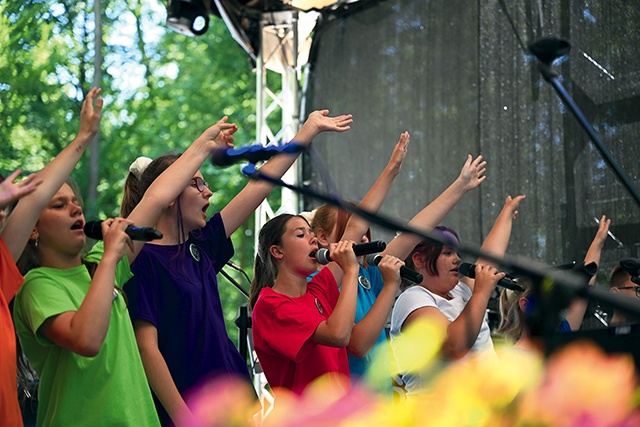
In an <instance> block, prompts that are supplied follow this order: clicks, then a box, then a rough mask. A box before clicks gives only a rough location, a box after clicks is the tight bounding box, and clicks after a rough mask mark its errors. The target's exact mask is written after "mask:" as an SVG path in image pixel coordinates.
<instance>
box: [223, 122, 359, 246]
mask: <svg viewBox="0 0 640 427" xmlns="http://www.w3.org/2000/svg"><path fill="white" fill-rule="evenodd" d="M352 121H353V120H352V118H351V115H350V114H348V115H342V116H337V117H329V110H320V111H314V112H312V113H311V114H310V115H309V118H308V119H307V121H305V122H304V124H303V125H302V128H300V130H299V131H298V133H297V134H296V136H294V138H293V140H294V142H295V143H296V144H300V145H304V146H307V145H309V144H310V143H311V141H312V140H313V138H315V137H316V136H317V135H318V134H319V133H321V132H329V131H332V132H344V131H347V130H349V129H350V127H349V125H350V124H351V122H352ZM298 155H299V154H279V155H277V156H275V157H274V158H272V159H271V160H269V161H268V162H266V163H265V164H264V165H263V166H262V167H261V168H260V171H261V172H262V173H264V174H265V175H268V176H271V177H274V178H280V177H282V175H284V173H285V172H286V171H287V170H288V169H289V168H290V167H291V165H292V164H293V162H294V161H295V160H296V159H297V158H298ZM273 187H274V185H273V184H271V183H268V182H265V181H257V180H251V181H249V182H248V183H247V185H246V186H245V187H244V188H243V189H242V191H240V193H238V195H237V196H236V197H234V198H233V200H231V201H230V202H229V203H228V204H227V205H226V206H225V207H224V208H223V209H222V211H220V215H221V216H222V221H223V223H224V228H225V232H226V235H227V237H229V236H231V234H233V232H234V231H236V230H237V229H238V228H239V227H240V226H241V225H242V223H244V222H245V221H246V220H247V218H249V216H250V215H251V214H252V213H253V212H255V210H256V209H257V208H258V206H260V203H262V201H263V200H264V199H265V198H266V197H267V196H268V195H269V193H271V190H273Z"/></svg>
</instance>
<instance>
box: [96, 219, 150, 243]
mask: <svg viewBox="0 0 640 427" xmlns="http://www.w3.org/2000/svg"><path fill="white" fill-rule="evenodd" d="M101 225H102V221H100V220H97V221H89V222H87V223H86V224H85V225H84V234H85V235H86V236H87V237H90V238H92V239H94V240H102V238H103V236H102V228H101ZM125 233H127V234H128V235H129V237H130V238H131V240H140V241H143V242H148V241H151V240H156V239H162V233H161V232H159V231H158V230H156V229H155V228H151V227H136V226H135V225H130V226H128V227H127V229H126V230H125Z"/></svg>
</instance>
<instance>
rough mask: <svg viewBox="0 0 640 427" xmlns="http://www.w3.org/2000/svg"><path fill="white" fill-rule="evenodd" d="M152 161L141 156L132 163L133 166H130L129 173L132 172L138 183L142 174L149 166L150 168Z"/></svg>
mask: <svg viewBox="0 0 640 427" xmlns="http://www.w3.org/2000/svg"><path fill="white" fill-rule="evenodd" d="M151 161H152V160H151V159H150V158H148V157H144V156H140V157H138V158H137V159H136V160H135V162H133V163H131V166H129V172H131V173H132V174H133V175H134V176H135V177H136V178H137V179H138V181H140V177H141V176H142V173H143V172H144V171H145V169H147V166H149V163H151Z"/></svg>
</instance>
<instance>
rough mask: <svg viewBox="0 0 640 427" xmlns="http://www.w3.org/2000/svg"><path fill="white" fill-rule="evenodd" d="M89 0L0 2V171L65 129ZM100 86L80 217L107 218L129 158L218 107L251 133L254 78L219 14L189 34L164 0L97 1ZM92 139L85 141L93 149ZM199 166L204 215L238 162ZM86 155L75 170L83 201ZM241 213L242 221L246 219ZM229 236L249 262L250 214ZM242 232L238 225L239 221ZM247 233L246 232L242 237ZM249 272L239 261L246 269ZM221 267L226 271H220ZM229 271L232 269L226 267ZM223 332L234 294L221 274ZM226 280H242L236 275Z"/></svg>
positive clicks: (60, 139) (241, 260) (243, 139)
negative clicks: (92, 190) (94, 175)
mask: <svg viewBox="0 0 640 427" xmlns="http://www.w3.org/2000/svg"><path fill="white" fill-rule="evenodd" d="M92 5H93V2H69V1H53V0H28V1H22V2H3V3H2V4H0V171H2V172H3V173H5V174H6V173H7V172H10V171H12V170H14V169H16V168H17V167H22V168H23V169H24V170H25V171H36V170H39V169H40V168H42V167H43V166H44V165H45V164H46V163H47V162H48V161H50V160H51V159H52V158H53V157H54V156H55V155H56V154H57V153H58V152H59V151H60V150H61V149H62V148H63V147H64V146H65V145H66V144H67V143H69V142H70V141H71V140H72V139H73V137H74V136H75V134H76V132H77V129H78V124H79V113H80V107H81V102H82V99H83V93H84V92H86V91H87V90H88V89H89V88H90V83H89V82H91V81H92V80H93V76H94V70H93V56H94V53H93V50H94V43H93V28H94V16H93V12H92ZM102 5H103V11H102V17H103V41H104V48H103V56H104V61H103V65H102V67H101V69H102V75H103V78H102V84H101V87H102V89H103V92H102V96H103V98H104V99H105V106H104V109H103V119H102V126H101V134H100V141H99V152H100V160H99V177H100V181H99V184H98V199H97V200H96V201H94V202H93V204H91V206H97V209H96V210H95V211H90V212H86V215H87V217H89V218H94V217H95V218H105V217H112V216H116V215H117V214H118V211H119V205H120V198H121V193H122V185H123V183H124V179H125V177H126V174H127V173H128V168H129V165H130V164H131V162H133V161H134V160H135V159H136V157H138V156H141V155H144V156H148V157H155V156H158V155H160V154H163V153H165V152H167V151H183V150H184V149H185V148H186V147H187V146H188V144H189V143H190V142H191V141H193V140H194V139H195V138H197V137H198V136H199V135H200V133H201V132H202V131H204V130H205V129H206V128H208V127H209V126H211V125H212V124H214V123H215V122H216V121H218V120H219V119H220V118H221V117H222V116H223V115H228V116H229V121H230V122H233V123H236V124H237V125H238V127H239V131H238V132H237V133H236V144H237V145H243V144H246V143H251V142H253V141H255V140H256V137H255V127H256V125H255V108H256V104H255V93H256V83H255V76H254V74H253V72H252V70H251V68H250V63H249V61H248V60H247V57H246V54H245V52H244V51H243V50H242V49H241V48H240V46H238V45H237V43H236V42H235V41H234V40H233V39H232V37H231V36H230V34H229V31H228V30H227V28H226V26H225V25H224V23H223V21H222V20H220V19H217V18H215V17H212V22H211V26H210V28H209V31H208V32H207V33H206V34H205V35H203V36H201V37H198V38H189V37H185V36H183V35H180V34H177V33H174V32H171V31H169V30H167V29H166V27H165V25H164V19H165V15H166V11H165V10H164V8H165V3H164V2H157V3H155V2H138V1H134V0H110V1H106V0H103V2H102ZM92 148H93V147H92ZM202 171H203V174H204V175H205V177H206V178H207V180H208V181H209V182H210V183H211V184H212V188H213V189H214V195H213V197H212V198H211V203H212V206H211V210H210V213H213V212H216V211H219V210H220V209H222V207H223V206H224V205H225V204H226V203H227V202H229V201H230V200H231V198H233V196H235V195H236V194H237V193H238V191H239V190H240V189H241V188H242V187H243V186H244V185H245V183H246V179H245V178H244V177H243V176H242V175H241V174H240V173H239V172H238V170H237V167H235V168H230V169H223V170H220V169H215V168H213V167H212V166H211V165H205V166H204V168H203V170H202ZM88 177H89V161H88V155H86V156H85V158H84V159H82V160H81V161H80V163H79V165H78V167H77V168H76V171H75V172H74V178H75V179H76V180H77V181H78V182H79V184H80V186H81V190H82V192H83V196H84V198H85V200H86V198H87V194H88V180H89V178H88ZM250 222H251V221H250ZM247 227H248V228H243V229H240V230H238V231H237V232H236V233H235V235H234V236H233V240H234V244H235V247H236V256H235V257H234V259H235V261H236V262H237V263H238V264H241V265H243V266H248V267H250V266H251V265H252V264H253V237H252V235H251V231H252V227H253V225H252V224H247ZM247 230H249V231H247ZM247 234H249V235H247ZM248 270H249V269H248ZM230 273H231V272H230ZM231 274H232V275H233V276H234V277H236V274H235V273H231ZM219 280H220V294H221V297H222V300H223V306H224V307H225V311H226V312H225V317H226V318H227V321H228V330H229V333H230V335H232V336H233V338H234V341H235V334H236V327H235V325H233V320H234V319H235V317H236V316H237V314H238V307H239V306H240V304H241V303H243V302H244V297H242V296H241V295H240V293H239V292H238V291H236V290H235V289H234V288H233V287H232V286H231V285H230V284H228V283H227V282H226V279H224V278H222V277H220V279H219ZM236 280H237V281H238V282H239V283H241V284H242V285H243V286H246V288H247V289H248V283H246V279H244V278H242V277H240V276H239V275H238V276H237V277H236Z"/></svg>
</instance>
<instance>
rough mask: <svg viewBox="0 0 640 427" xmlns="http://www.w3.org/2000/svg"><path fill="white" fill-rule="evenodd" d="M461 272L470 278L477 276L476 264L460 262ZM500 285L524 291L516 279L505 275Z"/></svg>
mask: <svg viewBox="0 0 640 427" xmlns="http://www.w3.org/2000/svg"><path fill="white" fill-rule="evenodd" d="M459 271H460V274H462V275H463V276H467V277H468V278H469V279H475V278H476V265H475V264H470V263H468V262H463V263H462V264H460V270H459ZM497 285H498V286H502V287H503V288H507V289H511V290H512V291H518V292H524V288H523V287H522V286H520V285H518V284H517V283H516V282H515V280H513V279H510V278H508V277H503V278H502V279H500V280H498V283H497Z"/></svg>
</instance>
